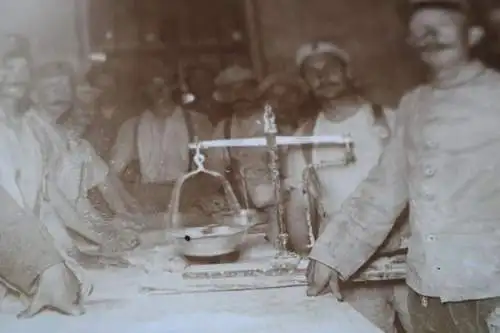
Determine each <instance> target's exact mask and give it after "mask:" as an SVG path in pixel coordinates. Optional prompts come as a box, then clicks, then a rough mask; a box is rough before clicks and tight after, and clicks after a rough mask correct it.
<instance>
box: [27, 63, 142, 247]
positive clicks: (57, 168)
mask: <svg viewBox="0 0 500 333" xmlns="http://www.w3.org/2000/svg"><path fill="white" fill-rule="evenodd" d="M73 82H74V74H73V71H72V68H71V65H70V64H67V63H49V64H46V65H44V66H42V67H41V68H40V69H39V71H38V75H37V81H36V83H35V94H34V96H35V97H36V104H35V107H34V108H33V109H32V110H30V111H28V113H27V114H26V115H25V117H26V118H27V121H28V122H29V124H30V125H31V127H32V128H33V130H34V133H35V137H36V138H37V139H38V140H39V142H40V143H41V147H42V150H41V156H42V157H43V161H44V167H43V186H42V189H41V191H42V192H41V196H42V200H41V203H40V216H41V219H42V221H43V222H44V223H46V225H47V226H48V228H49V231H51V233H53V235H54V237H55V238H56V239H58V241H59V245H60V246H61V247H62V248H64V249H66V250H68V251H70V250H71V251H73V247H74V246H73V242H72V241H71V239H70V238H69V237H68V235H67V233H66V230H64V229H69V230H71V231H73V232H76V233H77V234H78V235H80V236H83V237H84V238H86V239H88V240H91V241H92V242H94V243H96V244H98V245H99V246H101V247H102V248H115V249H122V250H125V249H130V248H133V247H135V246H136V245H137V236H135V235H133V234H130V233H129V232H127V231H126V230H122V229H120V228H119V227H118V226H115V227H114V230H106V231H104V230H96V228H97V227H99V224H96V223H92V222H91V221H90V219H89V217H90V215H89V214H90V212H91V211H92V210H91V209H90V207H88V206H85V207H79V206H78V205H80V204H83V203H84V202H86V201H85V200H83V199H82V200H81V201H78V199H79V198H80V197H81V196H82V195H83V197H84V198H86V193H85V194H84V193H83V191H82V188H81V187H80V185H81V184H80V182H81V181H82V179H92V178H94V180H95V179H96V178H97V179H99V175H102V173H100V172H97V170H99V168H87V167H83V165H81V164H78V163H74V162H78V157H79V158H83V159H84V160H85V159H88V158H89V157H91V156H92V155H89V154H90V151H88V150H87V151H79V153H80V155H76V154H75V152H76V151H78V150H77V148H76V147H75V146H74V144H73V143H72V142H71V140H69V138H68V135H67V133H66V132H65V131H64V130H62V128H61V126H60V125H59V124H58V122H61V121H62V120H63V119H64V118H65V117H67V115H70V114H73V113H77V112H81V111H78V108H77V105H76V103H75V87H74V84H73ZM68 141H69V142H68ZM72 145H73V146H72ZM92 162H95V163H97V162H98V160H97V159H96V158H94V159H93V160H92ZM68 164H69V165H71V166H72V167H74V168H73V170H71V168H69V169H70V170H71V171H72V172H73V173H71V176H70V177H67V178H64V177H65V176H66V174H65V171H67V170H68V168H67V167H62V166H65V165H68ZM75 164H76V166H75ZM95 165H96V164H93V166H95ZM86 166H88V165H86ZM89 174H90V175H89ZM61 179H63V181H61ZM103 188H104V187H103ZM94 222H95V221H94Z"/></svg>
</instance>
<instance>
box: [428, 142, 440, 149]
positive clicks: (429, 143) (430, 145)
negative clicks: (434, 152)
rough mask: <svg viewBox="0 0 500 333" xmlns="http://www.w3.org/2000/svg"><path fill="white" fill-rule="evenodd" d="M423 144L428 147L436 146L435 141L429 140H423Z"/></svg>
mask: <svg viewBox="0 0 500 333" xmlns="http://www.w3.org/2000/svg"><path fill="white" fill-rule="evenodd" d="M425 146H426V147H427V148H430V149H436V148H437V147H438V143H437V142H436V141H432V140H429V141H426V142H425Z"/></svg>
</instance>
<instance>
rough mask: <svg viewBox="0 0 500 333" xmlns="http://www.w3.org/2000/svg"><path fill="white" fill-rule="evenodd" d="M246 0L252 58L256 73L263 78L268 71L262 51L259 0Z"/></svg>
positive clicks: (259, 77)
mask: <svg viewBox="0 0 500 333" xmlns="http://www.w3.org/2000/svg"><path fill="white" fill-rule="evenodd" d="M244 1H245V20H246V26H247V33H248V39H249V44H250V59H251V61H252V66H253V69H254V71H255V75H256V76H257V78H258V79H259V80H262V79H263V78H264V77H265V76H266V74H267V72H266V66H265V60H264V55H263V52H262V35H261V30H260V27H261V25H260V11H259V8H258V3H257V1H258V0H244Z"/></svg>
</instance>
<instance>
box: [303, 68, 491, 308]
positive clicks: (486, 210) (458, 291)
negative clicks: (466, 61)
mask: <svg viewBox="0 0 500 333" xmlns="http://www.w3.org/2000/svg"><path fill="white" fill-rule="evenodd" d="M499 91H500V74H498V73H496V72H494V71H492V70H489V69H485V68H484V67H483V66H482V65H481V64H479V63H471V64H470V65H468V66H466V67H464V68H463V70H462V72H461V73H460V75H459V78H458V79H457V82H456V85H454V86H452V87H448V88H446V89H445V88H443V89H432V88H430V87H427V86H424V87H420V88H417V89H416V90H414V91H412V92H410V93H409V94H407V95H406V96H405V97H403V99H402V101H401V105H400V109H399V111H398V114H397V119H396V135H395V136H394V137H393V140H391V142H390V143H389V146H388V147H387V148H386V150H385V152H384V154H383V155H382V157H381V160H380V161H379V165H378V166H377V167H376V168H375V169H373V170H372V171H371V172H370V175H369V176H368V178H367V179H366V181H365V182H363V183H362V184H361V185H360V186H359V187H358V189H357V190H356V191H355V193H354V194H353V195H352V196H351V197H350V199H348V200H347V201H346V202H345V203H344V205H343V206H342V210H341V213H340V214H339V215H337V216H335V217H334V219H335V220H334V221H333V222H334V223H329V224H328V225H327V227H326V229H325V231H324V232H323V234H322V235H321V236H320V238H319V239H318V241H317V243H316V244H315V247H314V249H313V250H312V252H311V258H313V259H315V260H318V261H320V262H322V263H324V264H326V265H328V266H330V267H332V268H334V269H335V270H336V271H338V272H339V273H340V275H341V277H342V278H343V279H348V278H349V277H350V276H352V274H353V273H355V272H356V271H357V270H358V269H359V268H360V267H361V266H362V265H363V264H364V263H365V262H366V261H367V260H368V259H369V258H370V257H371V256H372V255H373V253H374V252H375V251H376V250H377V249H378V248H379V246H380V244H381V243H382V242H383V241H384V240H385V239H386V237H387V235H388V233H389V232H390V230H391V229H392V227H393V223H394V220H395V218H396V217H397V216H398V215H399V214H400V212H401V210H402V209H403V208H404V207H405V205H406V204H407V202H408V201H409V202H410V228H411V236H410V240H409V244H408V249H409V252H408V257H407V263H408V271H407V283H408V284H409V286H410V287H411V288H413V289H414V290H415V291H417V292H418V293H420V294H422V295H425V296H434V297H440V298H441V299H442V301H444V302H446V301H461V300H474V299H483V298H490V297H498V296H500V284H499V283H498V281H499V280H500V255H499V253H500V228H499V227H500V204H499V202H500V181H499V180H500V154H499V152H500V130H499V128H500V110H499V108H500V96H499V94H498V92H499ZM380 194H383V195H380ZM333 240H335V241H333Z"/></svg>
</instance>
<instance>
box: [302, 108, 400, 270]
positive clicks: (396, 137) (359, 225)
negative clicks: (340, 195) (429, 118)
mask: <svg viewBox="0 0 500 333" xmlns="http://www.w3.org/2000/svg"><path fill="white" fill-rule="evenodd" d="M396 122H397V123H396V132H395V133H393V136H392V137H391V139H390V141H389V143H388V145H387V146H386V149H385V151H384V153H383V154H382V156H381V157H380V160H379V163H378V165H377V166H376V167H375V168H374V169H372V171H371V172H370V173H369V175H368V177H367V178H366V179H365V181H364V182H362V183H361V184H360V185H359V187H358V188H357V189H356V191H355V192H354V193H353V195H352V196H351V197H350V198H349V199H347V200H346V201H345V202H344V204H343V205H342V208H341V210H340V212H338V213H337V214H333V215H332V216H330V221H328V223H327V224H326V227H325V229H324V231H323V232H322V234H321V235H320V237H319V238H318V240H317V242H316V243H315V245H314V247H313V250H312V251H311V254H310V257H311V258H312V259H313V260H316V261H319V262H321V263H323V264H325V265H327V266H329V267H331V268H332V269H334V270H336V271H337V272H338V273H339V274H340V276H341V277H342V278H343V279H345V280H347V279H349V278H350V277H351V276H352V275H353V274H354V273H355V272H357V271H358V269H359V268H360V267H361V266H362V265H363V264H364V263H365V262H366V261H367V260H369V258H370V257H371V256H372V255H373V254H374V253H375V252H376V251H377V249H378V248H379V247H380V246H381V245H382V243H383V242H384V240H385V239H386V238H387V236H388V235H389V233H390V231H391V230H392V228H393V226H394V223H395V220H396V219H397V217H398V216H399V215H400V214H401V212H402V210H403V209H404V208H405V206H406V203H407V200H408V191H407V183H406V179H405V174H404V173H405V156H404V147H403V117H402V116H401V117H399V118H398V119H397V120H396Z"/></svg>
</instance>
